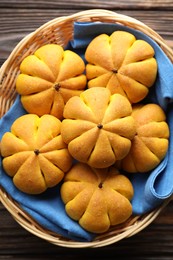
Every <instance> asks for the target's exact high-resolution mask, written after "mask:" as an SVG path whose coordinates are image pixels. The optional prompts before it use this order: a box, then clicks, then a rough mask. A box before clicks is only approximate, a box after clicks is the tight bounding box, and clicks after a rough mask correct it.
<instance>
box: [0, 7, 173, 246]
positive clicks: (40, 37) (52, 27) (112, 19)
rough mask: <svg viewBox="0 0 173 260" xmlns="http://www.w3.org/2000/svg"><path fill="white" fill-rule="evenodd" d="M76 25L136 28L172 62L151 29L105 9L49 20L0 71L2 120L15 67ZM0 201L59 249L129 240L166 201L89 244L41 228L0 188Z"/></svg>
mask: <svg viewBox="0 0 173 260" xmlns="http://www.w3.org/2000/svg"><path fill="white" fill-rule="evenodd" d="M74 21H80V22H95V21H99V22H103V23H104V22H107V23H119V24H122V25H125V26H128V27H131V28H133V29H137V30H139V31H141V32H143V33H145V34H146V35H148V36H150V37H151V38H152V39H153V40H155V41H156V42H157V43H158V44H159V45H160V47H161V48H162V49H163V51H164V52H165V53H166V55H167V56H168V57H169V58H170V60H171V61H172V62H173V51H172V49H171V48H169V47H168V46H167V45H166V43H165V42H164V40H163V39H162V38H161V37H160V36H159V35H158V34H157V33H156V32H155V31H153V30H152V29H151V28H149V27H148V26H146V25H145V24H143V23H142V22H140V21H138V20H136V19H134V18H131V17H128V16H125V15H121V14H118V13H115V12H111V11H107V10H97V9H94V10H89V11H83V12H79V13H76V14H74V15H71V16H64V17H59V18H56V19H53V20H51V21H50V22H48V23H46V24H44V25H43V26H41V27H40V28H38V29H37V30H36V31H34V32H33V33H31V34H29V35H27V36H26V37H25V38H24V39H23V40H22V41H21V42H19V44H18V45H17V46H16V47H15V49H14V50H13V51H12V53H11V55H10V56H9V57H8V59H7V60H6V62H5V63H4V64H3V66H2V67H1V70H0V117H2V116H3V115H4V114H5V113H6V112H7V111H8V110H9V108H10V107H11V105H12V104H13V102H14V100H15V97H16V90H15V80H16V77H17V75H18V74H19V73H20V71H19V65H20V63H21V61H22V60H23V59H24V58H25V57H26V56H28V55H30V54H32V53H34V52H35V50H36V49H38V48H39V47H40V46H42V45H45V44H47V43H57V44H60V45H61V46H63V47H64V46H66V44H67V43H68V41H69V40H71V39H73V23H74ZM0 200H1V202H2V203H3V205H4V206H5V207H6V209H7V210H8V211H9V212H10V213H11V215H12V216H13V217H14V219H15V220H16V221H17V222H18V223H19V224H20V225H21V226H22V227H24V228H25V229H26V230H28V231H29V232H31V233H32V234H34V235H36V236H38V237H40V238H42V239H45V240H47V241H48V242H50V243H52V244H55V245H58V246H63V247H73V248H82V247H102V246H106V245H109V244H112V243H115V242H117V241H119V240H121V239H123V238H126V237H130V236H132V235H134V234H136V233H138V232H139V231H140V230H142V229H144V228H145V227H146V226H148V225H149V224H150V223H151V222H152V221H153V220H154V219H155V218H156V217H157V216H158V215H159V213H160V212H161V210H162V209H163V208H164V207H165V206H166V205H167V203H168V202H169V200H171V198H170V199H169V200H167V201H165V203H164V204H163V205H162V206H161V207H160V208H158V209H156V210H154V211H153V212H151V213H149V214H146V215H144V216H138V217H135V218H134V217H132V218H131V219H130V220H128V221H127V222H126V223H125V224H123V225H120V226H117V227H114V228H112V229H110V230H109V231H108V232H106V233H104V234H102V235H99V236H97V237H96V238H95V240H94V241H92V242H76V241H71V240H67V239H65V238H63V237H61V236H59V235H57V234H54V233H52V232H49V231H48V230H45V229H43V228H42V227H41V226H40V225H39V224H38V223H36V222H35V221H34V220H33V219H32V218H31V217H30V216H28V215H27V214H26V213H25V212H24V211H23V210H22V209H21V208H20V206H19V205H18V204H17V203H16V202H15V201H14V200H13V199H12V198H11V197H10V196H9V195H8V194H7V193H6V192H5V191H4V190H3V189H2V188H1V187H0Z"/></svg>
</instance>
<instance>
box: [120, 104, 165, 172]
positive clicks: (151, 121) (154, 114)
mask: <svg viewBox="0 0 173 260" xmlns="http://www.w3.org/2000/svg"><path fill="white" fill-rule="evenodd" d="M132 116H133V118H134V119H135V123H136V135H135V137H134V138H133V140H132V146H131V149H130V152H129V154H128V155H127V156H126V157H125V158H124V159H123V160H122V162H121V167H122V168H123V169H124V170H126V171H128V172H147V171H150V170H152V169H154V168H155V167H156V166H157V165H158V164H159V163H160V162H161V160H162V159H163V158H164V157H165V155H166V152H167V150H168V145H169V140H168V138H169V127H168V124H167V123H166V121H165V120H166V115H165V113H164V111H163V110H162V108H161V107H160V106H159V105H157V104H147V105H142V104H136V105H134V107H133V112H132Z"/></svg>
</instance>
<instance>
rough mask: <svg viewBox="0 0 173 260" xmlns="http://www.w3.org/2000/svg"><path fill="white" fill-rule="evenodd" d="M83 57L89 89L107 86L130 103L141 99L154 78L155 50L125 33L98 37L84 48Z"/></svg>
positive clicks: (155, 69) (120, 32) (155, 65)
mask: <svg viewBox="0 0 173 260" xmlns="http://www.w3.org/2000/svg"><path fill="white" fill-rule="evenodd" d="M85 58H86V60H87V62H88V64H87V65H86V75H87V79H88V87H89V88H92V87H98V86H103V87H106V88H108V89H109V90H110V91H111V93H112V94H114V93H119V94H121V95H124V96H126V97H127V98H128V99H129V101H130V102H131V103H137V102H139V101H141V100H142V99H144V97H146V95H147V94H148V92H149V88H150V87H151V86H152V85H153V83H154V82H155V79H156V75H157V62H156V59H155V58H154V49H153V48H152V46H151V45H150V44H148V43H147V42H146V41H144V40H137V39H136V38H135V36H134V35H133V34H131V33H128V32H124V31H115V32H113V33H112V34H111V35H110V36H109V35H107V34H101V35H99V36H97V37H96V38H94V39H93V40H92V42H91V43H90V44H89V46H88V47H87V50H86V53H85Z"/></svg>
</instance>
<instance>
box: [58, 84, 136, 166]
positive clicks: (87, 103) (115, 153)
mask: <svg viewBox="0 0 173 260" xmlns="http://www.w3.org/2000/svg"><path fill="white" fill-rule="evenodd" d="M131 113H132V107H131V104H130V103H129V101H128V99H127V98H125V97H124V96H122V95H120V94H114V95H111V93H110V91H109V90H108V89H106V88H104V87H97V88H91V89H87V90H85V91H84V92H82V93H81V95H80V96H75V97H72V98H70V99H69V101H68V102H67V103H66V105H65V108H64V118H65V119H64V120H63V121H62V127H61V135H62V138H63V140H64V142H65V143H67V144H68V150H69V152H70V154H71V155H72V156H73V157H74V158H75V159H76V160H78V161H80V162H83V163H88V164H89V165H90V166H92V167H95V168H105V167H109V166H110V165H112V164H114V163H115V162H116V160H119V159H120V158H121V159H122V158H124V157H125V156H126V155H127V154H128V152H129V150H130V147H131V140H132V139H133V137H134V135H135V133H136V128H135V123H134V119H133V117H132V116H131Z"/></svg>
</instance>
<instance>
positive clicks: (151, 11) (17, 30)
mask: <svg viewBox="0 0 173 260" xmlns="http://www.w3.org/2000/svg"><path fill="white" fill-rule="evenodd" d="M92 8H104V9H109V10H113V11H116V12H119V13H122V14H126V15H129V16H133V17H134V18H137V19H139V20H141V21H142V22H144V23H146V24H147V25H148V26H150V27H151V28H152V29H154V30H156V31H157V32H158V33H159V34H160V35H161V36H162V37H163V38H164V39H165V40H166V41H167V44H168V45H169V46H170V47H172V48H173V0H164V1H162V0H145V1H132V0H130V1H125V0H122V1H117V0H109V1H108V0H105V1H103V0H95V1H93V0H88V1H80V0H72V1H66V0H64V1H58V0H57V1H55V0H54V1H50V2H49V1H45V0H38V1H36V0H35V1H34V0H25V1H24V0H8V1H7V0H1V1H0V65H1V64H2V63H3V62H4V61H5V60H6V58H7V57H8V55H9V54H10V52H11V51H12V49H13V48H14V47H15V46H16V44H17V43H18V42H19V41H20V40H21V39H22V38H23V37H24V36H25V35H27V34H28V33H30V32H32V31H34V30H35V29H36V28H38V27H39V26H40V25H42V24H43V23H45V22H47V21H49V20H51V19H53V18H55V17H59V16H63V15H69V14H73V13H75V12H78V11H80V10H87V9H92ZM98 256H101V257H102V259H110V258H111V257H112V259H119V258H120V257H122V258H123V259H126V258H127V259H138V260H140V259H143V260H145V259H157V260H161V259H162V260H168V259H173V202H171V203H170V204H169V205H168V206H167V207H166V208H165V209H164V211H163V212H162V213H161V214H160V216H159V217H158V218H157V219H156V220H155V221H154V222H153V223H152V224H150V226H148V227H147V228H146V229H145V230H143V231H141V232H140V233H138V234H137V235H135V236H133V237H131V238H128V239H124V240H122V241H120V242H118V243H116V244H112V245H110V246H106V247H103V248H99V249H67V248H62V247H59V246H55V245H53V244H49V243H48V242H46V241H44V240H42V239H40V238H38V237H35V236H34V235H32V234H30V233H29V232H27V231H26V230H25V229H23V228H22V227H21V226H19V224H18V223H16V222H15V221H14V219H13V218H12V217H11V215H10V214H9V212H7V210H6V209H5V208H4V207H3V205H2V204H0V259H3V260H4V259H42V260H43V259H75V258H78V259H90V258H91V257H93V258H94V259H95V258H96V257H98Z"/></svg>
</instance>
